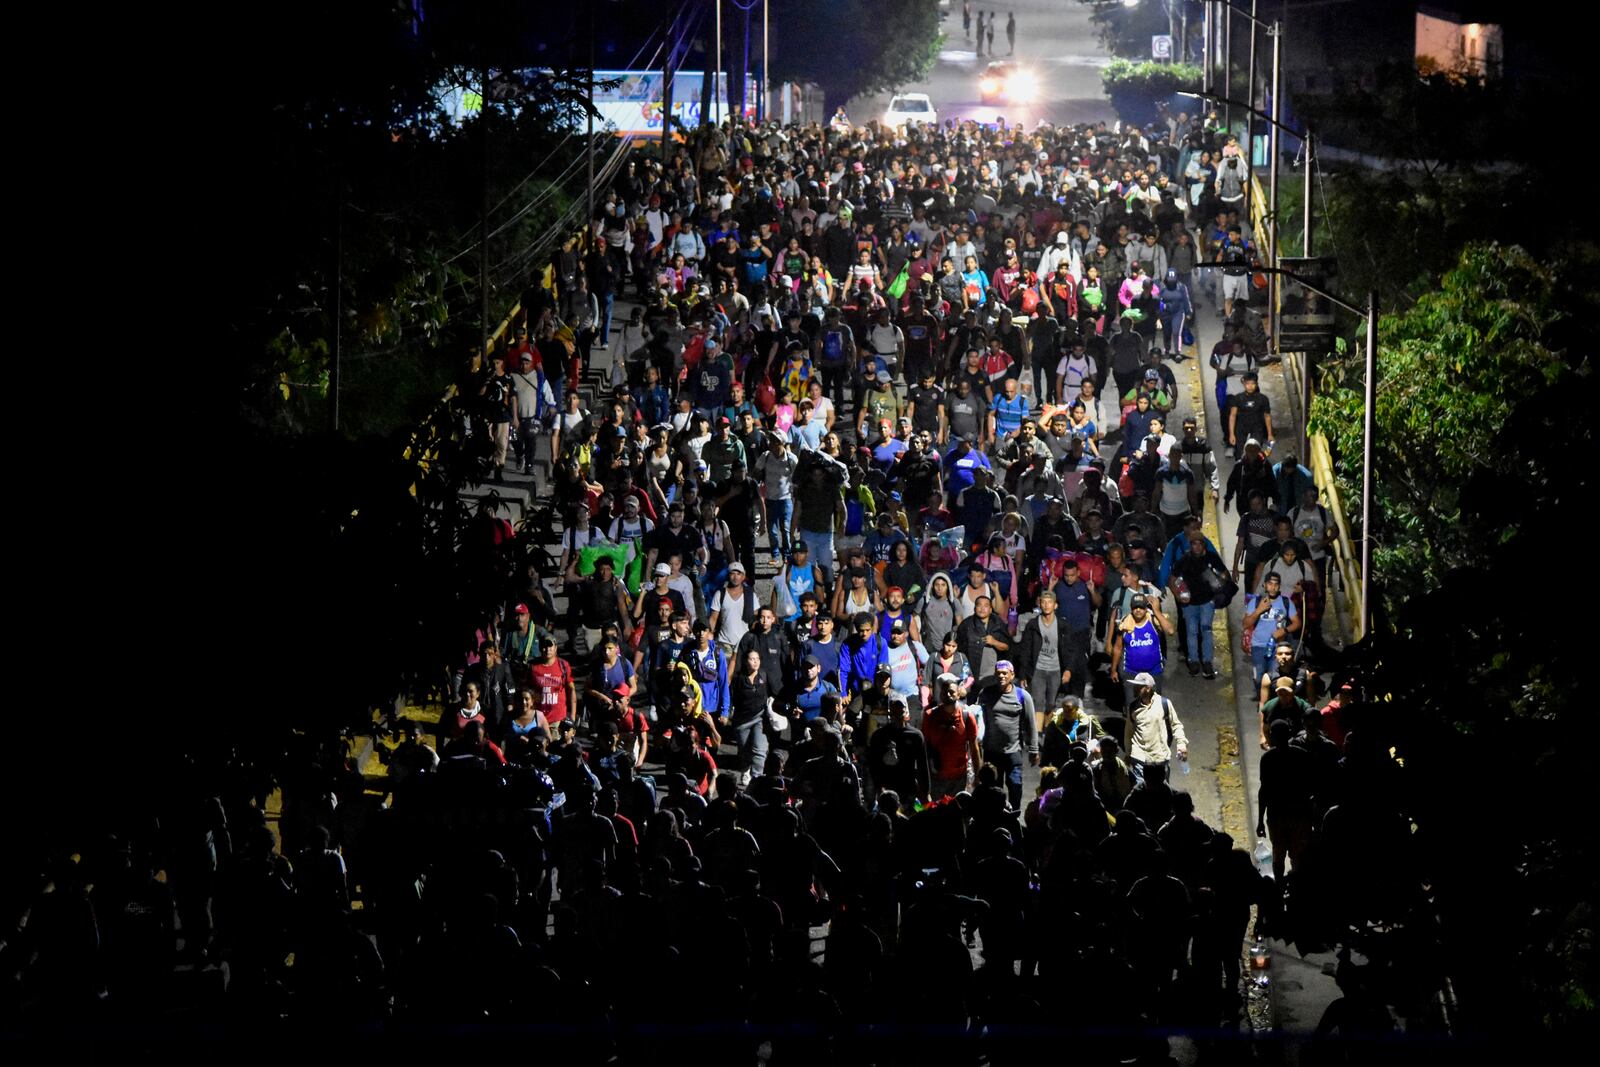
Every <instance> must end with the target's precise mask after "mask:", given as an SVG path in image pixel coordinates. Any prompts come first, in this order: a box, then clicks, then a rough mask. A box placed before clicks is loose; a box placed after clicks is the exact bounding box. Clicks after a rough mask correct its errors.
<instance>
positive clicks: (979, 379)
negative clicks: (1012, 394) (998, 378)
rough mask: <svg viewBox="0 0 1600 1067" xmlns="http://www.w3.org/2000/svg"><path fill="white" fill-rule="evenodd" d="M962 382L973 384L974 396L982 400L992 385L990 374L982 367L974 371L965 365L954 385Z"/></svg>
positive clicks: (958, 372)
mask: <svg viewBox="0 0 1600 1067" xmlns="http://www.w3.org/2000/svg"><path fill="white" fill-rule="evenodd" d="M1014 365H1015V364H1013V366H1014ZM962 381H968V382H971V383H972V394H973V395H974V396H976V397H979V398H980V399H981V398H982V397H983V395H984V390H985V389H988V388H989V385H990V382H989V372H988V371H986V370H984V369H983V368H982V367H981V366H980V367H979V368H978V369H977V370H972V369H971V368H969V367H968V366H967V365H966V364H965V363H962V364H961V369H960V370H959V371H957V372H956V380H955V382H953V383H952V384H960V383H961V382H962Z"/></svg>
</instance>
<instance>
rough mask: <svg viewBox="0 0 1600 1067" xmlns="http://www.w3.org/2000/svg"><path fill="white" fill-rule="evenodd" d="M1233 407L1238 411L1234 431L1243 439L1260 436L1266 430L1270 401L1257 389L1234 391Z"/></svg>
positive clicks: (1270, 406) (1270, 408)
mask: <svg viewBox="0 0 1600 1067" xmlns="http://www.w3.org/2000/svg"><path fill="white" fill-rule="evenodd" d="M1232 400H1233V408H1234V410H1235V411H1237V412H1238V413H1239V416H1238V421H1237V422H1236V423H1235V424H1234V433H1235V435H1236V436H1237V437H1238V438H1239V440H1240V441H1243V440H1244V439H1245V438H1246V437H1260V436H1262V435H1263V434H1265V433H1266V432H1267V415H1268V413H1270V412H1271V411H1272V401H1270V400H1268V399H1267V395H1266V394H1265V393H1263V392H1260V391H1259V390H1257V391H1256V392H1254V393H1235V394H1234V395H1233V397H1232Z"/></svg>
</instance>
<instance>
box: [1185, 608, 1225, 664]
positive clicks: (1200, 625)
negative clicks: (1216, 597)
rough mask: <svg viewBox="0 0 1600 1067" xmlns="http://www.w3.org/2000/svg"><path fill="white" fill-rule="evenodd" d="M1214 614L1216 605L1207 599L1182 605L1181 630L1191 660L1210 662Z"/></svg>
mask: <svg viewBox="0 0 1600 1067" xmlns="http://www.w3.org/2000/svg"><path fill="white" fill-rule="evenodd" d="M1216 614H1217V606H1216V605H1215V604H1213V603H1211V601H1209V600H1207V601H1205V602H1204V603H1200V604H1185V605H1184V606H1183V632H1184V635H1185V636H1186V638H1187V639H1188V642H1189V646H1188V647H1189V658H1190V659H1191V660H1199V661H1200V662H1201V663H1210V662H1211V656H1212V647H1211V621H1212V619H1214V618H1215V617H1216Z"/></svg>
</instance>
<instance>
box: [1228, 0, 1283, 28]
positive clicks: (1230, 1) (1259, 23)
mask: <svg viewBox="0 0 1600 1067" xmlns="http://www.w3.org/2000/svg"><path fill="white" fill-rule="evenodd" d="M1217 3H1219V4H1221V5H1222V6H1223V7H1226V8H1229V9H1231V10H1232V11H1233V13H1234V14H1235V15H1238V16H1240V17H1241V18H1247V19H1249V20H1250V21H1251V22H1253V23H1255V24H1256V25H1257V26H1260V27H1261V28H1262V29H1263V30H1267V31H1269V32H1271V30H1272V27H1274V26H1276V25H1277V23H1275V22H1266V21H1263V20H1262V19H1259V18H1257V17H1256V16H1254V15H1252V14H1251V13H1250V12H1248V11H1246V10H1245V9H1244V8H1242V7H1240V6H1239V5H1237V4H1235V3H1233V0H1217Z"/></svg>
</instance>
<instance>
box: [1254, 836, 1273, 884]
mask: <svg viewBox="0 0 1600 1067" xmlns="http://www.w3.org/2000/svg"><path fill="white" fill-rule="evenodd" d="M1255 858H1256V869H1257V870H1259V871H1260V872H1261V873H1262V874H1265V875H1267V876H1269V877H1270V876H1271V875H1272V846H1271V845H1270V844H1268V842H1267V839H1266V838H1264V837H1263V838H1261V839H1260V840H1259V841H1257V842H1256V851H1255Z"/></svg>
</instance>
